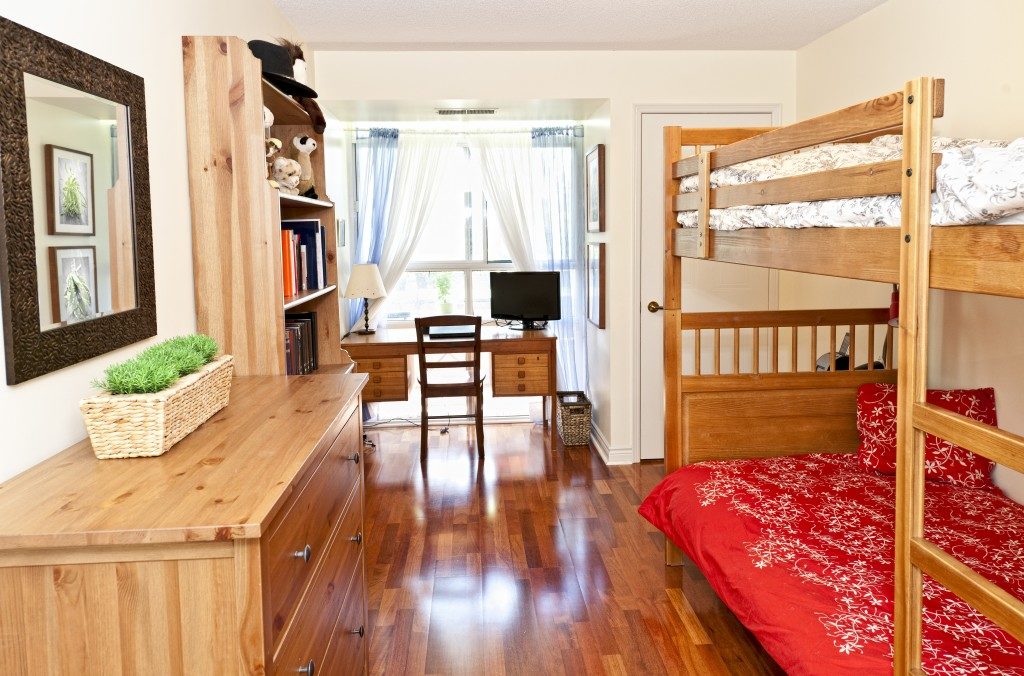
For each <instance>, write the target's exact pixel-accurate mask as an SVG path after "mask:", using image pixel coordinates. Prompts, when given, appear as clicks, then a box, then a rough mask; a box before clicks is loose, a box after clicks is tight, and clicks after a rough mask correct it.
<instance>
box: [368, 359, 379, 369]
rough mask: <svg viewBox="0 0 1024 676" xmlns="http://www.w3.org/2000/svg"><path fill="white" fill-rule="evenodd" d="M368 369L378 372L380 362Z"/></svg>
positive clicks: (374, 363)
mask: <svg viewBox="0 0 1024 676" xmlns="http://www.w3.org/2000/svg"><path fill="white" fill-rule="evenodd" d="M370 368H372V369H373V370H374V371H379V370H380V362H379V361H375V362H373V366H371V367H370Z"/></svg>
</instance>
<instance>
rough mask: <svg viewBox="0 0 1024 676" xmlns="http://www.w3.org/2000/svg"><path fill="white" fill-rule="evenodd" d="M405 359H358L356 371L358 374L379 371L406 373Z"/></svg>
mask: <svg viewBox="0 0 1024 676" xmlns="http://www.w3.org/2000/svg"><path fill="white" fill-rule="evenodd" d="M406 364H407V362H406V360H405V357H379V358H377V359H359V360H357V361H356V371H358V372H359V373H378V372H380V371H401V372H402V373H405V371H406Z"/></svg>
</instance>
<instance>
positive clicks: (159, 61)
mask: <svg viewBox="0 0 1024 676" xmlns="http://www.w3.org/2000/svg"><path fill="white" fill-rule="evenodd" d="M0 15H2V16H4V17H6V18H8V19H10V20H12V21H15V22H17V23H20V24H23V25H25V26H27V27H29V28H31V29H33V30H36V31H39V32H40V33H44V34H46V35H49V36H50V37H53V38H55V39H57V40H60V41H62V42H65V43H67V44H69V45H71V46H72V47H75V48H77V49H80V50H82V51H84V52H88V53H90V54H93V55H95V56H97V57H99V58H101V59H104V60H106V61H109V62H111V63H113V64H115V65H117V66H120V67H121V68H124V69H126V70H129V71H131V72H133V73H135V74H137V75H140V76H142V77H143V78H145V80H146V113H147V118H148V119H147V122H148V136H149V157H150V167H149V169H150V184H151V196H152V211H153V250H154V256H155V268H156V271H155V274H156V302H157V322H158V326H159V331H160V337H163V338H166V337H170V336H173V335H177V334H182V333H188V332H191V331H193V330H195V306H194V302H193V283H192V243H191V223H190V220H189V196H188V176H187V172H186V162H185V111H184V102H183V94H182V92H183V80H182V65H181V36H182V35H189V34H206V35H211V34H213V35H219V34H226V35H238V36H240V37H243V38H246V39H251V38H264V39H274V38H276V37H278V36H291V37H297V36H296V34H295V31H294V29H293V28H292V26H291V25H290V24H288V22H287V21H286V20H285V19H284V18H283V17H282V15H281V14H280V13H279V12H278V11H277V9H276V8H275V7H274V5H273V3H272V2H271V0H221V1H220V2H204V1H202V0H176V1H175V2H149V1H148V0H146V1H143V2H140V1H137V0H90V1H89V2H79V1H77V0H47V2H22V1H20V0H19V1H17V2H15V1H13V0H0ZM0 340H2V339H0ZM142 346H143V345H142V344H139V345H136V346H132V347H128V348H125V349H123V350H119V351H117V352H114V353H111V354H108V355H105V356H103V357H98V358H96V359H92V360H90V361H88V362H85V363H83V364H79V365H77V366H73V367H70V368H67V369H63V370H61V371H59V372H56V373H52V374H49V375H47V376H43V377H41V378H36V379H35V380H31V381H28V382H26V383H22V384H20V385H16V386H14V387H8V386H6V385H0V429H2V430H3V434H2V441H0V480H3V479H6V478H8V477H10V476H12V475H14V474H16V473H17V472H20V471H21V470H23V469H25V468H27V467H30V466H31V465H34V464H36V463H38V462H39V461H41V460H43V459H45V458H46V457H48V456H50V455H52V454H53V453H55V452H57V451H59V450H61V449H62V448H64V447H66V446H68V445H70V444H72V443H74V442H76V441H78V440H80V439H82V438H84V436H85V428H84V426H83V424H82V419H81V415H80V414H79V411H78V401H79V400H80V399H81V398H82V397H83V396H85V395H87V394H89V393H90V391H91V390H90V387H89V383H90V381H91V380H93V379H94V378H96V377H97V376H99V375H100V374H101V373H102V371H103V369H104V368H105V367H106V366H107V365H108V364H110V363H111V362H114V361H116V360H120V359H124V358H126V357H128V356H130V355H132V354H134V353H135V352H137V351H138V350H139V349H140V348H141V347H142Z"/></svg>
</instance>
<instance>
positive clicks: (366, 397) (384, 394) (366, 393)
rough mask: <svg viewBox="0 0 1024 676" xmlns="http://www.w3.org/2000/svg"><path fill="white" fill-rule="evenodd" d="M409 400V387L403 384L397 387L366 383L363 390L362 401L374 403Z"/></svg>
mask: <svg viewBox="0 0 1024 676" xmlns="http://www.w3.org/2000/svg"><path fill="white" fill-rule="evenodd" d="M408 398H409V386H408V385H407V384H406V383H405V382H404V380H403V382H402V383H401V384H399V385H386V384H381V385H374V384H373V383H367V385H366V388H365V389H363V401H364V402H366V403H368V404H369V403H373V402H375V401H405V400H406V399H408Z"/></svg>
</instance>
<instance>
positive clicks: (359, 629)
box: [350, 625, 365, 638]
mask: <svg viewBox="0 0 1024 676" xmlns="http://www.w3.org/2000/svg"><path fill="white" fill-rule="evenodd" d="M350 633H352V634H359V637H360V638H362V636H363V634H364V633H365V632H364V631H363V626H362V625H359V628H358V629H352V630H351V631H350Z"/></svg>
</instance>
